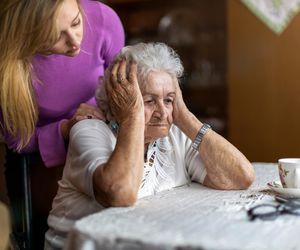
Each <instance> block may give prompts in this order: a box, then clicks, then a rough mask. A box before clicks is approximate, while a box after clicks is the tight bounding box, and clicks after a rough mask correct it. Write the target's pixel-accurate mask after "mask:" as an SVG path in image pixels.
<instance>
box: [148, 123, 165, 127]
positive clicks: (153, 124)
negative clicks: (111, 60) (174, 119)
mask: <svg viewBox="0 0 300 250" xmlns="http://www.w3.org/2000/svg"><path fill="white" fill-rule="evenodd" d="M148 125H149V126H156V127H166V126H168V124H162V123H148Z"/></svg>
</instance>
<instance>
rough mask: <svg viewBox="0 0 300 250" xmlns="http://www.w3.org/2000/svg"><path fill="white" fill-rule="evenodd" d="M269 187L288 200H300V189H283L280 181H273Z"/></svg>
mask: <svg viewBox="0 0 300 250" xmlns="http://www.w3.org/2000/svg"><path fill="white" fill-rule="evenodd" d="M268 187H269V188H271V189H272V190H273V191H275V192H276V193H278V194H281V195H282V196H284V197H287V198H300V188H283V187H282V185H281V182H280V181H271V182H269V183H268Z"/></svg>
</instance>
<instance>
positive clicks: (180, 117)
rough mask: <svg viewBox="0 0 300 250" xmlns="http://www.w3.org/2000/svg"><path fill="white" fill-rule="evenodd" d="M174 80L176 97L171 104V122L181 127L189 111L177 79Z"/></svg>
mask: <svg viewBox="0 0 300 250" xmlns="http://www.w3.org/2000/svg"><path fill="white" fill-rule="evenodd" d="M175 81H176V82H175V91H176V97H175V101H174V104H173V122H174V124H175V125H177V126H178V127H179V128H181V129H182V126H184V123H185V121H186V119H187V118H188V117H189V115H191V113H190V111H189V110H188V108H187V106H186V105H185V103H184V101H183V97H182V92H181V89H180V86H179V83H178V81H177V79H176V80H175Z"/></svg>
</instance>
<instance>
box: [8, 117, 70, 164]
mask: <svg viewBox="0 0 300 250" xmlns="http://www.w3.org/2000/svg"><path fill="white" fill-rule="evenodd" d="M63 121H64V120H61V121H59V122H54V123H50V124H47V125H46V126H43V127H36V129H35V131H34V134H33V135H32V136H31V139H30V141H29V143H28V144H27V145H26V147H24V148H23V149H22V150H21V151H20V153H33V152H38V151H40V155H41V157H42V160H43V161H44V164H45V166H46V167H53V166H58V165H62V164H64V163H65V158H66V148H65V142H64V139H63V136H62V134H61V132H60V125H61V123H62V122H63ZM4 139H5V142H6V144H7V146H8V148H9V149H12V150H15V151H16V149H17V146H18V143H19V138H16V137H13V136H12V135H11V134H9V133H7V132H4Z"/></svg>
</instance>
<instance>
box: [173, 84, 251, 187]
mask: <svg viewBox="0 0 300 250" xmlns="http://www.w3.org/2000/svg"><path fill="white" fill-rule="evenodd" d="M176 86H177V91H176V102H175V103H174V111H173V118H174V123H175V124H176V125H177V126H178V127H179V128H180V129H181V130H182V131H183V132H184V133H185V134H186V135H187V136H188V137H189V138H190V139H191V140H192V141H194V140H195V138H196V135H197V133H198V131H199V130H200V128H201V127H202V125H203V124H202V123H201V122H200V121H199V120H198V119H197V118H196V117H195V115H193V114H192V113H191V112H190V111H189V110H188V108H187V107H186V105H185V103H184V101H183V98H182V93H181V90H180V87H179V84H178V82H177V81H176ZM198 150H199V154H200V157H201V159H202V160H203V162H204V165H205V167H206V171H207V176H206V177H205V179H204V185H206V186H209V187H212V188H216V189H245V188H248V187H249V186H250V185H251V183H252V182H253V180H254V178H255V173H254V169H253V167H252V165H251V164H250V162H249V161H248V160H247V158H246V157H245V156H244V155H243V154H242V153H241V152H240V151H239V150H238V149H237V148H236V147H234V146H233V145H232V144H231V143H230V142H228V141H227V140H226V139H225V138H223V137H222V136H220V135H219V134H217V133H216V132H214V131H213V130H211V129H210V130H208V131H207V133H206V134H205V135H204V137H203V140H202V142H201V143H200V146H199V149H198Z"/></svg>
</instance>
